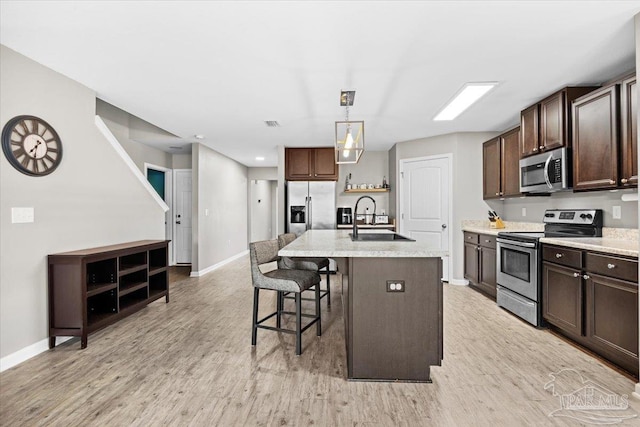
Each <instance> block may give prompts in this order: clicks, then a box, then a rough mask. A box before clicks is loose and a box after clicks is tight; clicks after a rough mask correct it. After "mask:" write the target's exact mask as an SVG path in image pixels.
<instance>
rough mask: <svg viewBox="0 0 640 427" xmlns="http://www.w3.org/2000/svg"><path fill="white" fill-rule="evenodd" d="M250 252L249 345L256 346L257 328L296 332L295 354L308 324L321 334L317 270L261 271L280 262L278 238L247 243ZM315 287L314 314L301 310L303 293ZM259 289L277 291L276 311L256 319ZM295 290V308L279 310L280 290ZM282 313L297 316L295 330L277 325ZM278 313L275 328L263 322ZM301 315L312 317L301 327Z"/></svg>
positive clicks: (300, 352) (317, 333) (299, 347)
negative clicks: (294, 309)
mask: <svg viewBox="0 0 640 427" xmlns="http://www.w3.org/2000/svg"><path fill="white" fill-rule="evenodd" d="M249 255H250V259H251V279H252V282H253V321H252V329H251V345H253V346H255V345H256V341H257V336H258V328H261V329H268V330H271V331H278V332H285V333H288V334H295V335H296V355H300V354H302V332H304V331H306V330H307V329H308V328H309V327H311V325H313V324H314V323H315V324H316V335H317V336H321V335H322V326H321V320H320V275H319V274H318V273H317V272H313V271H308V270H307V271H305V270H294V269H281V268H278V269H276V270H272V271H269V272H266V273H263V272H262V271H261V270H260V267H259V266H260V265H262V264H266V263H270V262H273V261H280V257H278V241H277V240H276V239H273V240H264V241H261V242H253V243H250V244H249ZM314 286H315V289H314V290H315V306H316V309H315V311H316V312H315V315H311V314H304V313H302V297H301V294H302V292H304V291H306V290H308V289H310V288H312V287H314ZM260 289H268V290H272V291H276V292H277V293H278V307H277V310H276V311H275V312H273V313H271V314H269V315H267V316H266V317H264V318H262V319H260V320H258V306H259V297H260ZM285 292H286V293H294V294H295V300H296V311H295V312H289V311H283V310H282V309H281V304H280V301H282V298H283V293H285ZM281 314H291V315H295V316H296V329H295V330H291V329H285V328H281V327H280V316H281ZM273 316H277V324H276V327H273V326H267V325H263V323H264V322H265V321H267V320H268V319H270V318H272V317H273ZM302 317H308V318H311V319H312V320H311V322H309V323H308V324H307V325H305V326H304V327H303V326H302Z"/></svg>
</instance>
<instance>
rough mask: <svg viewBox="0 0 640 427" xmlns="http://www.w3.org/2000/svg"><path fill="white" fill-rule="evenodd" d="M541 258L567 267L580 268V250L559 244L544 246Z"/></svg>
mask: <svg viewBox="0 0 640 427" xmlns="http://www.w3.org/2000/svg"><path fill="white" fill-rule="evenodd" d="M542 259H543V260H545V261H549V262H553V263H555V264H560V265H566V266H568V267H574V268H582V251H580V250H579V249H568V248H562V247H559V246H546V245H545V246H544V247H543V249H542Z"/></svg>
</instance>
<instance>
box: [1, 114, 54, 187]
mask: <svg viewBox="0 0 640 427" xmlns="http://www.w3.org/2000/svg"><path fill="white" fill-rule="evenodd" d="M2 151H3V152H4V155H5V156H6V157H7V160H9V163H11V165H12V166H13V167H14V168H16V169H18V170H19V171H20V172H22V173H24V174H27V175H31V176H42V175H48V174H50V173H51V172H53V171H54V170H55V168H57V167H58V165H59V164H60V161H61V160H62V143H61V142H60V137H59V136H58V134H57V133H56V131H55V130H54V129H53V128H52V127H51V126H50V125H49V124H48V123H47V122H45V121H44V120H42V119H40V118H38V117H35V116H17V117H14V118H13V119H11V120H9V122H7V124H6V125H5V126H4V129H2Z"/></svg>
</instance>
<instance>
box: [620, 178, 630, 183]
mask: <svg viewBox="0 0 640 427" xmlns="http://www.w3.org/2000/svg"><path fill="white" fill-rule="evenodd" d="M620 182H621V183H623V184H626V183H627V182H629V180H628V179H627V178H622V179H621V180H620Z"/></svg>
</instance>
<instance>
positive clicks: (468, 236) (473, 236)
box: [464, 231, 480, 243]
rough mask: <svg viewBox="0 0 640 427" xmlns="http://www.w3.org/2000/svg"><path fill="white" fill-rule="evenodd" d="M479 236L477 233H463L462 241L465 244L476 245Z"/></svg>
mask: <svg viewBox="0 0 640 427" xmlns="http://www.w3.org/2000/svg"><path fill="white" fill-rule="evenodd" d="M479 238H480V235H479V234H478V233H470V232H468V231H465V232H464V241H465V243H478V241H479Z"/></svg>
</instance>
